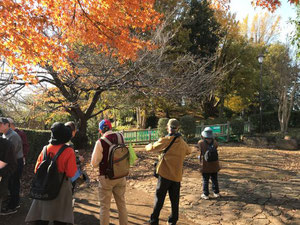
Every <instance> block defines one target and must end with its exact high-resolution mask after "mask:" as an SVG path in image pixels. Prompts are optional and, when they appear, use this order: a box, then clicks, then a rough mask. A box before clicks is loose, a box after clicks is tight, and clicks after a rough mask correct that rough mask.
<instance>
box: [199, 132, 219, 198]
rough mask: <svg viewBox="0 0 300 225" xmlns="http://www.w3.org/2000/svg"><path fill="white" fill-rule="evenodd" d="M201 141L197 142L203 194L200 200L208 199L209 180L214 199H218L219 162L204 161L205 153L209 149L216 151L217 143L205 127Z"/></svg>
mask: <svg viewBox="0 0 300 225" xmlns="http://www.w3.org/2000/svg"><path fill="white" fill-rule="evenodd" d="M201 136H202V140H200V141H199V142H198V147H199V149H200V172H201V173H202V180H203V193H202V195H201V198H203V199H205V200H207V199H209V188H208V186H209V179H211V181H212V189H213V192H214V194H213V195H214V197H215V198H218V197H220V194H219V193H220V191H219V183H218V172H219V170H220V169H221V168H220V164H219V160H218V159H217V160H214V161H207V160H205V153H206V152H207V151H209V150H210V149H212V150H215V151H217V148H218V142H217V141H216V140H215V139H214V136H213V131H212V129H211V128H210V127H206V128H205V129H204V130H203V131H202V133H201Z"/></svg>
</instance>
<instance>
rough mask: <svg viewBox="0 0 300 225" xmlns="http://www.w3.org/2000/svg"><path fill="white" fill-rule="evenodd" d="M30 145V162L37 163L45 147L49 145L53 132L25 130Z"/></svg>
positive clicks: (28, 158) (28, 159) (28, 157)
mask: <svg viewBox="0 0 300 225" xmlns="http://www.w3.org/2000/svg"><path fill="white" fill-rule="evenodd" d="M23 130H24V132H25V133H26V136H27V140H28V143H29V152H28V156H27V161H28V162H35V161H36V159H37V157H38V156H39V154H40V152H41V151H42V149H43V147H44V146H45V145H47V144H49V140H50V137H51V132H50V131H49V130H31V129H23Z"/></svg>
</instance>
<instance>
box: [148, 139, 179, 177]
mask: <svg viewBox="0 0 300 225" xmlns="http://www.w3.org/2000/svg"><path fill="white" fill-rule="evenodd" d="M177 137H178V136H175V137H174V138H173V140H172V141H171V143H170V144H169V145H168V147H167V148H166V149H165V150H164V151H163V152H162V153H161V155H160V156H159V157H158V160H157V161H156V162H155V163H154V164H153V166H154V171H153V176H155V177H156V178H158V173H157V166H158V165H159V164H160V162H161V161H162V160H163V158H164V156H165V154H166V153H167V151H169V149H170V147H171V146H172V144H173V143H174V142H175V140H176V138H177Z"/></svg>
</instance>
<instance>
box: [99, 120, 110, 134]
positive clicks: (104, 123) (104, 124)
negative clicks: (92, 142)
mask: <svg viewBox="0 0 300 225" xmlns="http://www.w3.org/2000/svg"><path fill="white" fill-rule="evenodd" d="M105 128H107V129H108V130H111V128H112V127H111V122H110V121H109V120H106V119H105V120H101V121H100V123H99V130H100V131H103V130H104V129H105Z"/></svg>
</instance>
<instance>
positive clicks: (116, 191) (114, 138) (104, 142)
mask: <svg viewBox="0 0 300 225" xmlns="http://www.w3.org/2000/svg"><path fill="white" fill-rule="evenodd" d="M99 132H100V133H101V135H102V137H101V138H100V139H99V140H97V142H96V144H95V147H94V150H93V154H92V158H91V164H92V166H93V167H94V168H95V167H98V168H99V174H100V176H99V200H100V224H101V225H109V211H110V203H111V195H112V194H113V195H114V198H115V201H116V204H117V207H118V212H119V224H120V225H127V224H128V216H127V209H126V203H125V191H126V178H125V177H121V178H117V179H110V177H109V174H108V172H107V171H108V170H107V169H108V167H109V163H108V159H109V151H110V146H111V145H112V144H114V145H118V144H124V138H123V135H122V134H120V133H115V132H112V126H111V123H110V121H109V120H106V119H105V120H102V121H101V122H100V123H99Z"/></svg>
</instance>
